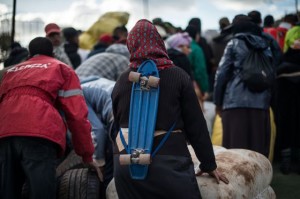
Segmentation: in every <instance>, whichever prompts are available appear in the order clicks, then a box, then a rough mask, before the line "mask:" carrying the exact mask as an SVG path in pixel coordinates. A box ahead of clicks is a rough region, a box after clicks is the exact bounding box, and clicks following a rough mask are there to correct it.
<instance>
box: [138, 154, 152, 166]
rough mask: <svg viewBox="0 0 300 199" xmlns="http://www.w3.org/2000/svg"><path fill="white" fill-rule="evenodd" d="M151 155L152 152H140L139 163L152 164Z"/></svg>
mask: <svg viewBox="0 0 300 199" xmlns="http://www.w3.org/2000/svg"><path fill="white" fill-rule="evenodd" d="M150 162H151V155H150V154H140V157H139V164H150Z"/></svg>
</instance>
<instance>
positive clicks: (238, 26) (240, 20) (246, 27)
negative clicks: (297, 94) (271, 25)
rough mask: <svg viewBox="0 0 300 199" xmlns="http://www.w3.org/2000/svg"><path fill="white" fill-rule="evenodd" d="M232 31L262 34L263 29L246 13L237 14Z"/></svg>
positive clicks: (235, 32)
mask: <svg viewBox="0 0 300 199" xmlns="http://www.w3.org/2000/svg"><path fill="white" fill-rule="evenodd" d="M232 33H233V34H237V33H250V34H254V35H258V36H261V34H262V29H261V28H260V27H259V26H258V25H257V24H255V23H254V22H253V21H252V20H251V18H250V17H248V16H246V15H244V14H238V15H236V16H235V17H234V18H233V20H232Z"/></svg>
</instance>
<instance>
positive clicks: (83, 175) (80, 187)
mask: <svg viewBox="0 0 300 199" xmlns="http://www.w3.org/2000/svg"><path fill="white" fill-rule="evenodd" d="M100 191H101V183H100V181H99V179H98V177H97V174H96V173H95V172H91V171H90V170H89V169H88V168H80V169H71V170H69V171H67V172H66V173H65V174H64V175H63V176H62V178H61V180H60V183H59V188H58V199H99V198H100V194H101V193H100Z"/></svg>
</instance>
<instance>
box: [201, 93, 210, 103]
mask: <svg viewBox="0 0 300 199" xmlns="http://www.w3.org/2000/svg"><path fill="white" fill-rule="evenodd" d="M208 98H209V93H208V92H205V93H203V95H202V101H206V100H207V99H208Z"/></svg>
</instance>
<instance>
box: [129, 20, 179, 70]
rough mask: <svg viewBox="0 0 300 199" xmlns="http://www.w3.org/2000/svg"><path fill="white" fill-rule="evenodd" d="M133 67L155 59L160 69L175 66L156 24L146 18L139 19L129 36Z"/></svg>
mask: <svg viewBox="0 0 300 199" xmlns="http://www.w3.org/2000/svg"><path fill="white" fill-rule="evenodd" d="M127 47H128V50H129V52H130V64H129V66H130V67H131V68H138V67H139V65H140V64H141V63H143V62H144V61H145V60H147V59H150V60H153V61H154V62H155V63H156V65H157V68H158V69H159V70H163V69H166V68H169V67H171V66H173V65H174V64H173V62H172V61H171V60H170V58H169V56H168V54H167V51H166V47H165V44H164V41H163V39H162V38H161V36H160V35H159V33H158V32H157V30H156V28H155V26H154V25H153V24H152V23H151V22H149V21H148V20H146V19H142V20H139V21H138V22H137V23H136V24H135V26H134V27H133V28H132V30H131V31H130V32H129V33H128V36H127Z"/></svg>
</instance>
